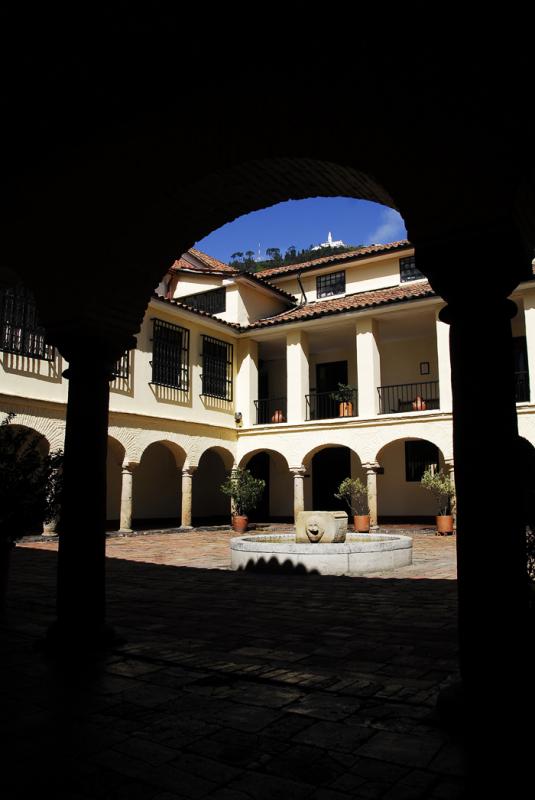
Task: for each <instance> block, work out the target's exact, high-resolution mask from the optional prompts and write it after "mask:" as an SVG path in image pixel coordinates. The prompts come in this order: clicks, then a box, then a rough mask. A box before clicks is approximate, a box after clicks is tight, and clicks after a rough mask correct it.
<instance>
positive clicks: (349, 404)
mask: <svg viewBox="0 0 535 800" xmlns="http://www.w3.org/2000/svg"><path fill="white" fill-rule="evenodd" d="M356 390H357V387H356V386H349V385H348V384H346V383H339V384H338V389H337V390H336V391H335V392H332V393H331V397H332V399H333V400H337V401H338V402H339V404H340V405H339V406H338V416H340V417H352V416H353V395H354V393H355V392H356Z"/></svg>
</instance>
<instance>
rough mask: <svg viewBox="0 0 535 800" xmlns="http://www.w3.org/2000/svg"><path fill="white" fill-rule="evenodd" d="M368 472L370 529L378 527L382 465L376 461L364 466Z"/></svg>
mask: <svg viewBox="0 0 535 800" xmlns="http://www.w3.org/2000/svg"><path fill="white" fill-rule="evenodd" d="M362 466H363V468H364V469H365V470H366V481H367V485H368V508H369V510H370V527H371V528H376V527H377V471H378V470H379V469H380V465H379V464H378V463H377V462H376V461H374V462H372V463H369V464H363V465H362Z"/></svg>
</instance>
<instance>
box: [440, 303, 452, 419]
mask: <svg viewBox="0 0 535 800" xmlns="http://www.w3.org/2000/svg"><path fill="white" fill-rule="evenodd" d="M436 339H437V357H438V390H439V396H440V406H439V407H440V410H441V411H451V408H452V401H451V362H450V331H449V326H448V325H447V324H446V323H445V322H443V321H442V320H441V319H440V312H437V315H436Z"/></svg>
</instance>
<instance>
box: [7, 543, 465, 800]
mask: <svg viewBox="0 0 535 800" xmlns="http://www.w3.org/2000/svg"><path fill="white" fill-rule="evenodd" d="M231 535H232V534H230V533H229V532H226V531H204V532H191V533H171V534H158V535H150V534H148V535H143V536H133V537H127V538H120V537H115V538H111V539H109V540H108V542H107V555H108V563H107V575H108V621H109V622H110V623H111V624H113V625H114V626H115V627H116V629H117V631H118V632H119V633H120V634H121V635H122V636H123V637H124V639H125V644H124V645H122V646H120V647H117V648H116V649H115V650H113V651H111V652H109V653H107V654H106V655H102V656H100V657H98V658H95V659H93V660H89V659H87V658H80V657H78V658H77V657H76V656H75V655H72V657H70V658H68V659H67V658H66V657H65V656H64V657H62V658H61V659H58V658H53V657H51V656H50V655H46V654H45V652H43V650H42V649H40V648H39V646H38V644H39V642H40V641H42V639H43V637H44V633H45V631H46V628H47V626H48V625H49V623H50V622H51V621H52V620H53V618H54V595H55V566H56V552H55V551H56V547H57V545H56V544H55V543H54V542H39V543H36V542H28V543H24V544H22V545H19V546H17V548H16V550H15V551H14V553H13V563H12V568H11V576H10V587H9V595H8V608H7V613H6V619H5V622H4V625H3V628H2V630H3V638H2V650H1V666H2V682H1V683H0V687H1V688H0V691H1V694H2V701H3V702H2V717H1V720H0V731H1V732H2V733H3V734H4V738H6V737H7V740H8V744H7V746H6V747H4V756H5V757H6V760H5V763H6V765H7V767H6V768H5V769H4V772H3V776H2V777H3V792H2V797H5V798H6V800H7V799H8V798H11V797H13V798H18V797H21V798H22V797H29V796H35V794H36V792H39V793H40V794H41V793H49V794H51V795H52V796H54V797H55V798H63V797H64V798H72V800H76V799H77V798H114V799H115V800H119V799H120V798H128V799H129V800H138V798H139V799H141V798H143V800H144V799H145V798H147V799H150V800H176V798H204V797H210V798H214V799H217V800H250V798H260V799H261V800H263V799H264V798H265V799H266V800H267V799H268V798H311V799H313V800H344V799H346V798H386V800H411V798H422V797H429V798H435V800H450V799H451V800H453V799H454V798H457V797H461V796H464V795H463V771H464V767H463V753H462V747H461V744H460V743H459V742H458V741H457V740H455V739H454V738H452V736H451V735H450V734H448V733H447V732H445V731H444V730H443V729H442V728H441V727H440V725H439V724H438V720H437V717H436V713H435V701H436V697H437V694H438V692H439V690H440V689H441V688H442V687H444V686H445V685H447V684H448V682H449V681H450V680H451V679H452V676H454V675H455V671H456V668H457V660H456V582H455V538H454V537H436V536H432V535H429V534H421V533H417V534H415V535H414V563H413V565H412V566H411V567H405V568H403V569H399V570H396V571H393V572H388V573H384V574H376V575H373V576H370V577H366V578H334V577H326V576H318V575H298V574H295V575H289V576H288V575H266V574H253V573H236V572H233V571H231V570H230V569H229V555H228V540H229V538H230V536H231Z"/></svg>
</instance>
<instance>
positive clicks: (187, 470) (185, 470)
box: [180, 464, 197, 477]
mask: <svg viewBox="0 0 535 800" xmlns="http://www.w3.org/2000/svg"><path fill="white" fill-rule="evenodd" d="M196 470H197V467H196V466H193V465H192V464H190V465H189V466H188V467H185V466H184V467H182V468H181V470H180V471H181V472H182V475H184V477H187V476H189V477H191V476H192V475H193V474H194V473H195V472H196Z"/></svg>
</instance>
